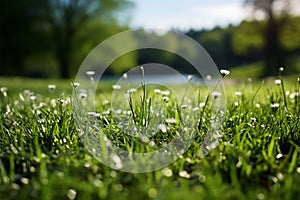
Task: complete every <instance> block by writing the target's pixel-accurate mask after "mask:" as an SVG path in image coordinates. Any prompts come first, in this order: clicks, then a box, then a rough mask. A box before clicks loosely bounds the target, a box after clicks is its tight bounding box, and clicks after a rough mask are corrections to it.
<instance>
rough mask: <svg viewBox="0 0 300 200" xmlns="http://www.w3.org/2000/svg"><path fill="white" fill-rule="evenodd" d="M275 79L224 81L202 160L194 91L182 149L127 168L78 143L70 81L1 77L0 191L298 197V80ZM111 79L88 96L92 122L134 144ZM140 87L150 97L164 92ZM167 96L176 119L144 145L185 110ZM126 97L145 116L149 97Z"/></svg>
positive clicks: (62, 195) (19, 194) (47, 195)
mask: <svg viewBox="0 0 300 200" xmlns="http://www.w3.org/2000/svg"><path fill="white" fill-rule="evenodd" d="M226 79H227V80H228V79H229V81H228V82H230V75H229V77H228V78H227V77H226ZM276 83H277V84H275V83H274V81H270V82H268V83H261V82H248V81H247V80H245V81H242V82H241V84H237V85H234V84H228V86H227V87H226V85H225V90H226V112H225V120H224V122H223V123H222V125H223V127H222V130H221V132H222V134H221V137H219V138H218V140H219V142H220V144H219V145H218V146H217V147H216V148H215V149H213V150H212V151H211V152H210V153H209V154H208V155H207V156H206V157H204V158H201V157H200V156H199V154H197V152H199V147H200V146H201V142H202V141H203V137H204V135H205V133H206V131H207V130H208V129H209V127H210V124H209V121H210V120H209V117H210V114H209V113H210V104H209V101H210V99H208V98H207V95H203V94H202V95H201V96H200V95H199V97H197V105H198V109H193V110H191V111H187V112H193V111H196V112H197V115H198V116H200V121H201V123H200V124H199V126H197V127H198V130H197V133H196V137H195V138H194V140H193V143H192V144H191V146H190V147H189V148H188V150H187V151H186V152H185V153H184V154H183V155H182V156H179V158H178V159H177V160H176V161H175V162H174V163H172V164H171V165H169V166H167V167H165V168H164V169H161V170H157V171H153V172H148V173H138V174H134V173H126V172H122V171H118V170H114V169H111V168H109V167H107V166H105V165H104V164H102V163H101V162H100V161H98V160H97V159H96V158H95V157H93V156H92V155H91V154H90V153H89V152H88V151H87V150H86V149H85V147H84V145H83V142H82V140H81V138H80V136H79V134H78V132H77V131H76V127H75V124H74V118H73V112H72V106H71V102H70V97H71V93H72V86H71V81H57V80H24V79H18V78H16V79H1V78H0V87H1V92H0V135H1V137H0V199H291V200H293V199H297V198H299V196H300V189H299V185H300V119H299V118H300V96H299V92H300V91H299V89H300V83H299V80H297V79H296V78H294V77H293V78H289V79H288V80H285V78H283V79H282V80H281V81H277V82H276ZM49 84H55V85H56V87H55V88H54V87H49V88H48V85H49ZM112 84H113V83H112V82H108V83H103V86H104V87H103V88H104V89H103V91H100V92H99V94H97V95H96V99H97V101H98V102H97V106H96V108H97V110H96V111H97V113H99V116H98V117H99V121H98V123H99V124H100V126H102V127H105V129H104V134H106V135H107V137H109V138H110V140H111V141H113V142H114V144H115V145H119V147H120V148H123V149H126V150H129V149H131V150H132V149H135V150H137V151H143V150H145V149H143V148H144V147H142V146H145V145H144V144H143V145H141V144H140V143H139V141H138V140H131V138H130V137H129V136H128V135H126V134H124V132H122V129H121V128H120V127H119V126H117V125H115V124H114V119H113V118H112V115H111V113H110V112H109V104H107V101H106V100H108V101H110V96H111V92H112V89H111V88H112V87H111V86H112ZM283 84H284V85H283ZM5 87H6V88H5ZM194 89H195V91H196V93H197V91H198V90H199V88H197V87H196V86H195V87H194ZM149 90H150V89H149ZM201 90H202V88H200V91H201ZM141 92H143V88H142V90H141ZM147 92H148V94H149V96H152V99H153V101H154V99H155V98H156V99H157V101H159V99H161V98H162V97H163V96H164V95H163V94H161V93H159V92H153V91H147ZM158 93H159V94H158ZM171 95H172V94H171ZM166 96H167V97H168V100H166V98H164V100H163V101H161V106H162V107H163V108H165V110H166V115H168V116H169V117H170V118H172V119H173V118H174V119H175V120H176V122H175V123H174V124H175V125H172V124H171V125H170V124H168V123H166V124H164V126H163V127H161V131H160V134H158V135H156V136H153V138H152V139H153V143H154V144H155V145H152V147H153V148H149V149H147V148H146V150H149V151H152V150H155V148H159V147H161V146H163V142H162V141H164V142H168V141H169V140H170V137H172V135H173V134H174V133H175V132H176V131H177V130H178V129H179V128H180V124H179V123H178V120H180V119H184V117H185V116H180V113H182V112H183V109H184V107H183V106H181V107H180V106H179V107H178V106H177V107H176V105H178V104H177V103H176V102H175V100H174V99H172V96H168V95H165V96H164V97H166ZM132 98H133V99H132V100H133V105H132V110H131V112H129V114H128V115H129V116H132V115H133V114H135V116H134V119H135V120H136V123H144V121H143V119H145V116H148V115H147V112H149V110H147V109H146V108H147V105H149V101H143V98H142V97H139V96H138V95H137V96H136V97H135V96H132ZM206 100H207V101H206ZM129 107H130V106H129ZM149 107H150V105H149ZM144 108H145V109H144ZM127 109H128V108H127ZM124 110H125V108H124ZM129 111H130V110H129ZM188 114H189V113H188ZM130 142H132V143H134V145H132V143H130ZM146 143H147V142H146ZM132 146H133V147H132Z"/></svg>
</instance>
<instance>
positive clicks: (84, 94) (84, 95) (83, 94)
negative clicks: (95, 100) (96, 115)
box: [79, 92, 87, 99]
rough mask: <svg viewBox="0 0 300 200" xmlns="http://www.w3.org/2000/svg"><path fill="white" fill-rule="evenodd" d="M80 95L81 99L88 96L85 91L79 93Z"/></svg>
mask: <svg viewBox="0 0 300 200" xmlns="http://www.w3.org/2000/svg"><path fill="white" fill-rule="evenodd" d="M79 96H80V98H81V99H84V98H86V97H87V94H86V93H85V92H81V93H79Z"/></svg>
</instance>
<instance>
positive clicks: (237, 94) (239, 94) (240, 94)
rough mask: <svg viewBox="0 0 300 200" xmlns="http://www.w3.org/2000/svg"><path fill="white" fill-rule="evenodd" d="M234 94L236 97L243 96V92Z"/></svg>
mask: <svg viewBox="0 0 300 200" xmlns="http://www.w3.org/2000/svg"><path fill="white" fill-rule="evenodd" d="M234 94H235V95H236V96H242V93H241V92H234Z"/></svg>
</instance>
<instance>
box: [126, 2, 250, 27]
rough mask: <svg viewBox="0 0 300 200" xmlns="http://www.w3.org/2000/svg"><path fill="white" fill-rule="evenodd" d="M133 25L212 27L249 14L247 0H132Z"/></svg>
mask: <svg viewBox="0 0 300 200" xmlns="http://www.w3.org/2000/svg"><path fill="white" fill-rule="evenodd" d="M132 1H133V2H134V3H135V9H134V12H133V18H132V22H131V26H132V27H155V28H177V29H181V30H182V29H184V30H186V29H189V28H190V27H194V28H212V27H214V26H215V25H220V26H226V25H228V24H229V23H233V24H236V23H239V22H240V21H241V20H242V19H244V18H245V17H246V14H247V10H246V9H245V8H244V7H243V2H244V0H132Z"/></svg>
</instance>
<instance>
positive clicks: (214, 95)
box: [211, 92, 221, 99]
mask: <svg viewBox="0 0 300 200" xmlns="http://www.w3.org/2000/svg"><path fill="white" fill-rule="evenodd" d="M211 95H212V96H213V98H214V99H217V98H218V97H219V96H221V93H220V92H212V93H211Z"/></svg>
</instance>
